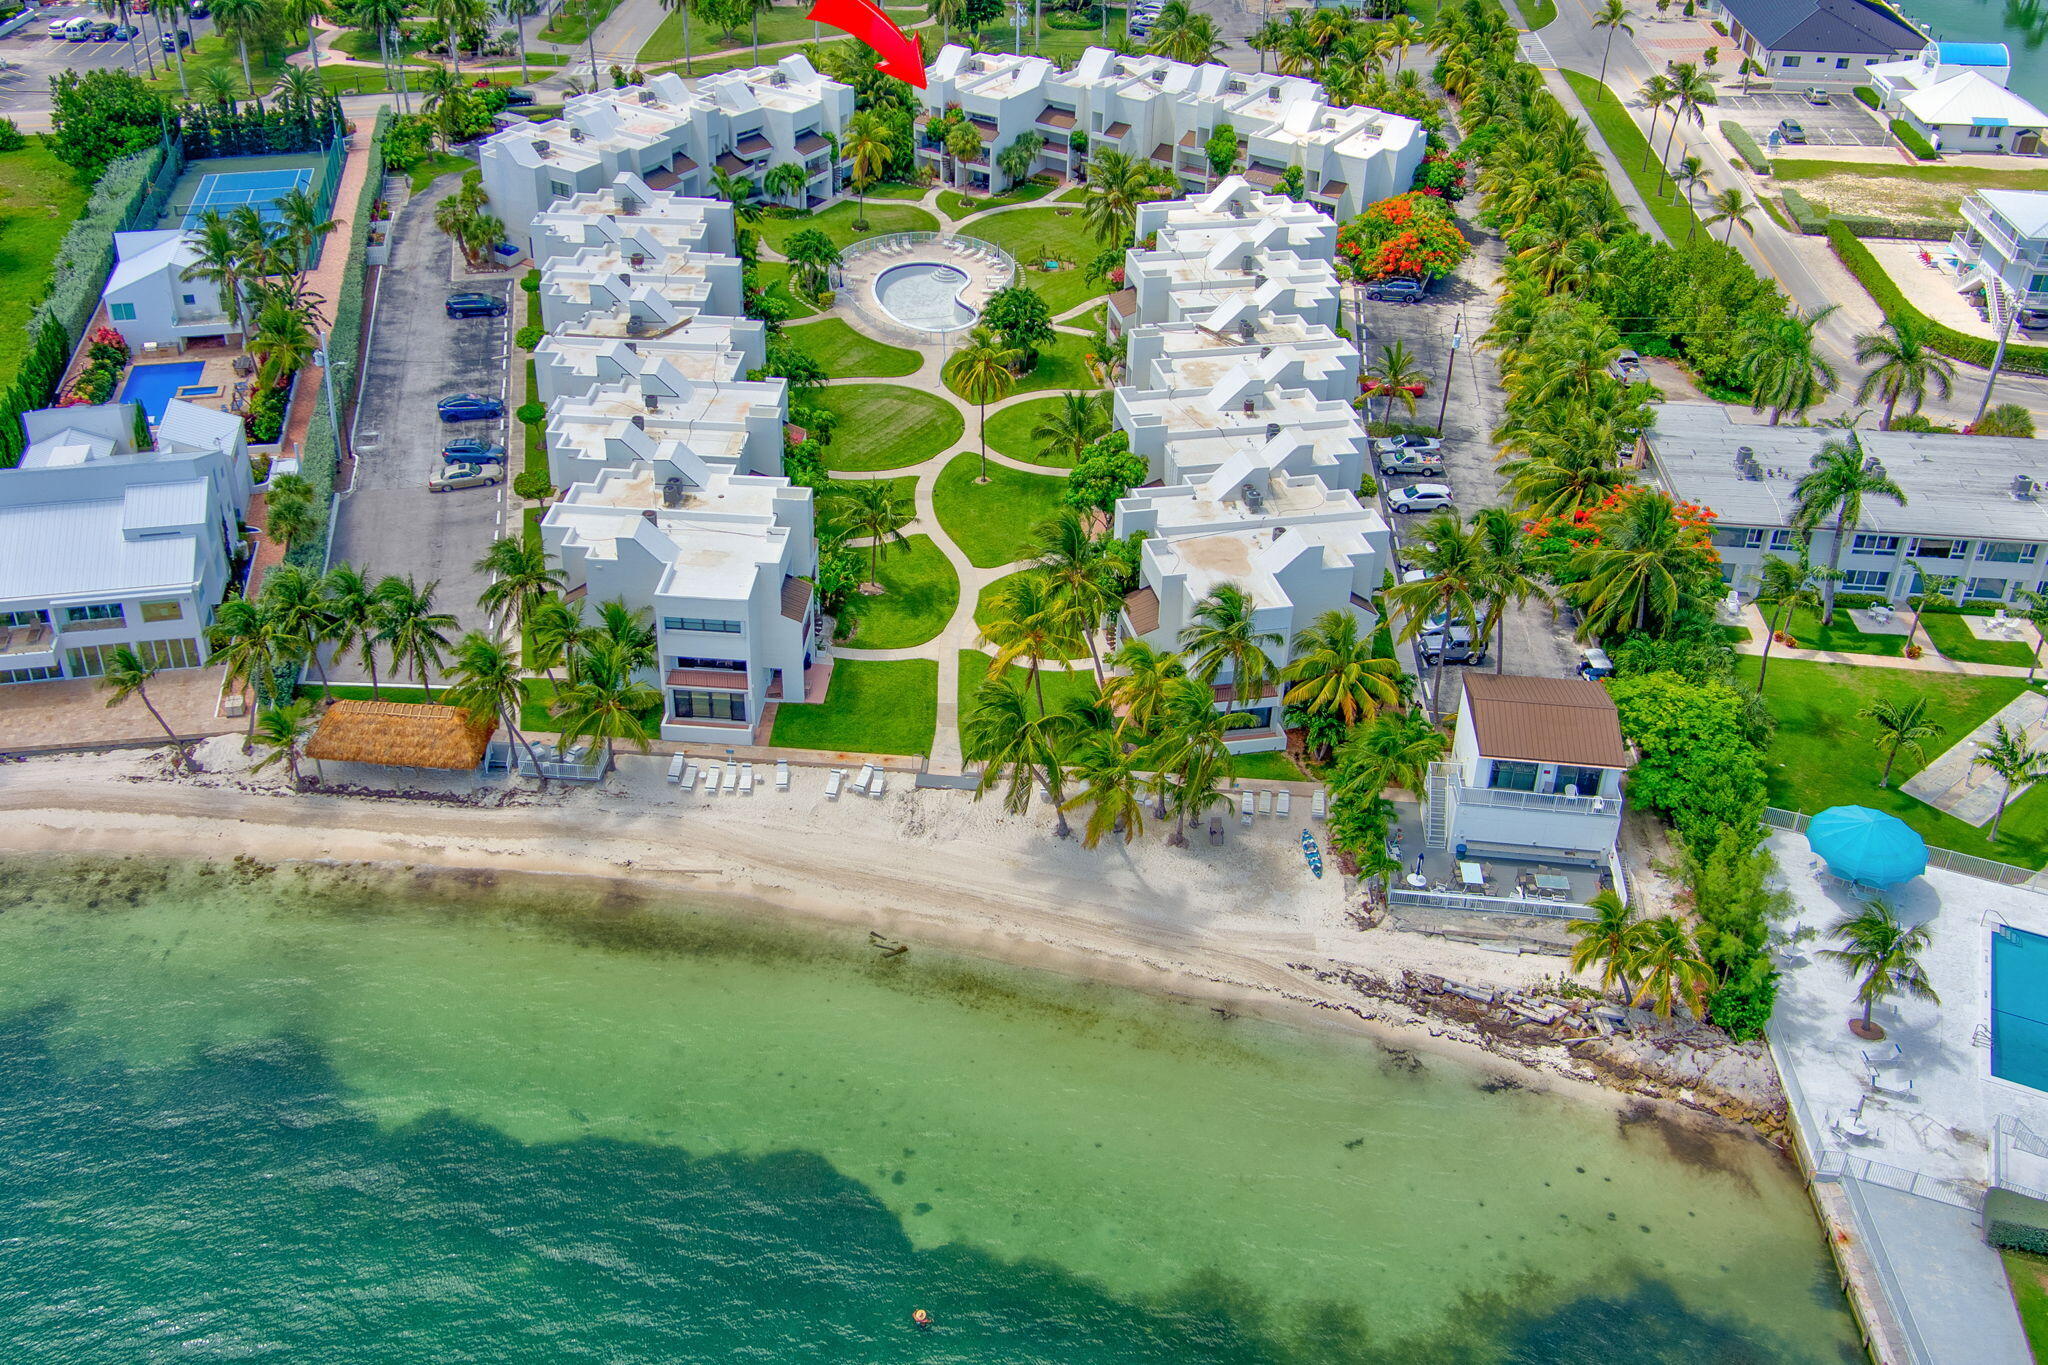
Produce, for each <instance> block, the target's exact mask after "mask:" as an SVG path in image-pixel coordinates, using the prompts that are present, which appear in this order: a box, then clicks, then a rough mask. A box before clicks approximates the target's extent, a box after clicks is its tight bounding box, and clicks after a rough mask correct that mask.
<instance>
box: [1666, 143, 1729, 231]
mask: <svg viewBox="0 0 2048 1365" xmlns="http://www.w3.org/2000/svg"><path fill="white" fill-rule="evenodd" d="M1706 183H1707V163H1706V162H1705V161H1703V160H1701V159H1700V158H1699V157H1696V156H1688V157H1686V158H1684V159H1683V160H1681V161H1680V162H1679V163H1678V164H1677V165H1676V166H1674V167H1672V168H1671V188H1672V189H1674V190H1676V191H1677V192H1678V193H1679V194H1681V195H1683V196H1684V202H1685V206H1686V207H1687V208H1688V209H1690V208H1692V206H1693V202H1692V196H1693V191H1694V190H1697V189H1699V188H1700V187H1701V186H1702V185H1705V184H1706ZM1699 221H1700V220H1699V218H1698V217H1697V216H1696V215H1693V214H1688V215H1687V217H1686V220H1685V240H1686V241H1688V242H1689V241H1691V240H1692V235H1693V233H1694V232H1695V231H1697V230H1698V228H1699ZM1731 231H1732V229H1731Z"/></svg>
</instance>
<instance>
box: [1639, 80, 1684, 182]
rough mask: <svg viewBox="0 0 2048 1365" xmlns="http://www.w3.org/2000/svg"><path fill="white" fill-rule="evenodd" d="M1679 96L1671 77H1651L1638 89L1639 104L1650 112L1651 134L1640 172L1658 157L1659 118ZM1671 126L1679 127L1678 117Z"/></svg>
mask: <svg viewBox="0 0 2048 1365" xmlns="http://www.w3.org/2000/svg"><path fill="white" fill-rule="evenodd" d="M1677 94H1678V91H1677V89H1676V87H1674V86H1673V85H1672V84H1671V78H1670V77H1669V76H1663V75H1657V76H1652V77H1650V79H1648V80H1646V81H1644V82H1643V83H1642V84H1641V85H1639V86H1637V87H1636V100H1637V102H1638V103H1640V104H1641V105H1642V106H1643V108H1645V109H1647V110H1649V111H1650V133H1649V136H1648V138H1646V139H1645V141H1644V146H1643V165H1642V166H1641V167H1638V168H1637V169H1638V170H1640V169H1643V167H1647V166H1648V165H1649V164H1650V158H1651V157H1652V156H1655V155H1656V151H1655V148H1656V145H1657V116H1658V115H1659V114H1661V113H1663V112H1664V110H1665V109H1667V108H1669V107H1670V105H1671V101H1672V100H1673V99H1674V98H1676V97H1677ZM1671 126H1672V127H1674V128H1676V127H1677V126H1678V121H1677V119H1676V117H1674V118H1673V119H1672V124H1671Z"/></svg>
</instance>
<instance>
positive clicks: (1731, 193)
mask: <svg viewBox="0 0 2048 1365" xmlns="http://www.w3.org/2000/svg"><path fill="white" fill-rule="evenodd" d="M1707 207H1708V208H1710V209H1712V210H1713V212H1712V213H1710V214H1708V215H1707V216H1706V218H1705V219H1703V220H1702V221H1703V222H1704V224H1705V225H1706V226H1707V227H1712V226H1713V225H1714V224H1716V223H1726V224H1727V225H1728V230H1727V231H1726V232H1724V233H1722V234H1721V245H1722V246H1727V245H1728V243H1729V241H1730V239H1732V238H1733V237H1734V236H1735V225H1736V224H1737V223H1740V224H1742V226H1743V229H1744V230H1745V231H1747V230H1748V228H1749V215H1750V212H1751V210H1753V209H1755V208H1756V205H1755V204H1753V203H1751V202H1750V201H1749V200H1747V199H1744V198H1743V197H1742V191H1741V190H1738V189H1726V190H1722V191H1720V192H1719V193H1718V194H1714V195H1712V196H1710V197H1709V198H1708V199H1707Z"/></svg>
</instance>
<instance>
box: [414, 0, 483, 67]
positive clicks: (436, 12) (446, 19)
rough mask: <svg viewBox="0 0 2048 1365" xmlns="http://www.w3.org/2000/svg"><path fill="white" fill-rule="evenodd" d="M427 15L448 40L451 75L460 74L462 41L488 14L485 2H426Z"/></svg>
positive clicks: (444, 0) (435, 0)
mask: <svg viewBox="0 0 2048 1365" xmlns="http://www.w3.org/2000/svg"><path fill="white" fill-rule="evenodd" d="M427 13H428V14H430V15H432V16H433V17H434V18H435V19H437V20H439V21H440V24H441V30H442V32H443V33H445V34H446V35H447V38H448V60H449V62H450V64H451V69H452V71H453V73H454V74H455V75H457V76H460V75H461V74H462V40H463V38H464V37H465V36H466V35H467V34H468V33H469V32H470V31H471V30H473V29H475V28H477V27H478V26H480V25H481V24H482V23H483V21H484V18H485V16H486V15H488V14H489V13H490V9H489V7H488V6H487V5H486V3H485V0H427Z"/></svg>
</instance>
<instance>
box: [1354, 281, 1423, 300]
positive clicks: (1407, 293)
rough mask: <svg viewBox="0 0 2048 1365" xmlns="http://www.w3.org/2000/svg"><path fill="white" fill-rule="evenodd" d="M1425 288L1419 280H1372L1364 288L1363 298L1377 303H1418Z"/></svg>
mask: <svg viewBox="0 0 2048 1365" xmlns="http://www.w3.org/2000/svg"><path fill="white" fill-rule="evenodd" d="M1425 290H1426V286H1425V285H1424V284H1423V283H1422V281H1421V280H1412V279H1408V278H1407V277H1405V276H1401V277H1397V278H1395V279H1390V280H1374V281H1373V282H1372V283H1371V284H1369V285H1367V286H1366V287H1365V296H1366V297H1367V298H1369V299H1373V300H1375V301H1377V302H1379V303H1420V302H1422V295H1423V293H1424V292H1425Z"/></svg>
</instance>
